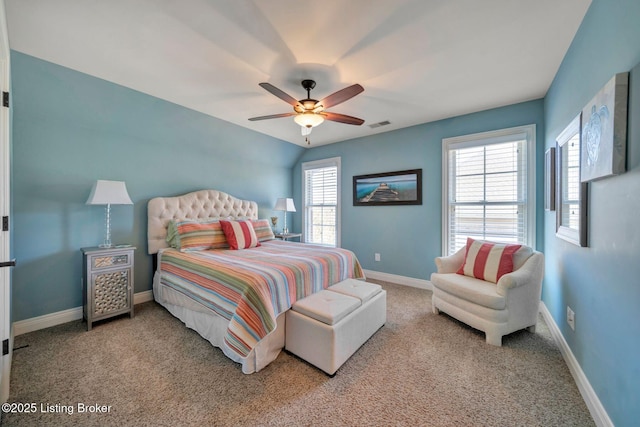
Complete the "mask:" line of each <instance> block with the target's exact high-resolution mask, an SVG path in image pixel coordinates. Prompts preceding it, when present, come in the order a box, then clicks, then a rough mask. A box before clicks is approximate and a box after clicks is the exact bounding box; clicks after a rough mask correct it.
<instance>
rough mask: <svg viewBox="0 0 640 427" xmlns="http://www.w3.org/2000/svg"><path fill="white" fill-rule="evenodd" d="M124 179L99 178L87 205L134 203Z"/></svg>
mask: <svg viewBox="0 0 640 427" xmlns="http://www.w3.org/2000/svg"><path fill="white" fill-rule="evenodd" d="M132 204H133V202H132V201H131V198H130V197H129V193H127V186H126V185H125V183H124V181H105V180H100V179H99V180H98V181H96V183H95V184H94V185H93V188H92V189H91V194H89V198H88V199H87V205H132Z"/></svg>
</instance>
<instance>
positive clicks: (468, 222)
mask: <svg viewBox="0 0 640 427" xmlns="http://www.w3.org/2000/svg"><path fill="white" fill-rule="evenodd" d="M534 153H535V127H534V126H527V127H524V128H514V129H506V130H502V131H495V132H487V133H482V134H475V135H468V136H465V137H458V138H449V139H445V140H443V174H444V176H443V183H444V185H443V194H444V203H443V209H444V211H443V246H444V248H443V253H445V254H453V253H455V252H456V251H457V250H458V249H460V248H461V247H463V246H464V245H465V244H466V242H467V238H468V237H471V238H473V239H481V240H491V241H495V242H504V243H524V244H527V245H530V246H534V236H535V230H534V228H535V164H534V161H535V156H534Z"/></svg>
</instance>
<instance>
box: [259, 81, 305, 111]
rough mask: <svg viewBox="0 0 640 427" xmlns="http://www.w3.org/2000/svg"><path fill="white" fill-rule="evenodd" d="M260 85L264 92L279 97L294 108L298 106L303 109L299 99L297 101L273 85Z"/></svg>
mask: <svg viewBox="0 0 640 427" xmlns="http://www.w3.org/2000/svg"><path fill="white" fill-rule="evenodd" d="M259 85H260V86H262V88H263V89H264V90H266V91H267V92H269V93H271V94H273V95H275V96H277V97H278V98H280V99H282V100H283V101H284V102H286V103H287V104H290V105H292V106H294V107H297V106H300V107H302V104H300V103H299V102H298V100H297V99H295V98H294V97H293V96H291V95H289V94H287V93H285V92H283V91H282V90H280V89H278V88H277V87H275V86H274V85H272V84H271V83H259Z"/></svg>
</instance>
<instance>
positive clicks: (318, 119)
mask: <svg viewBox="0 0 640 427" xmlns="http://www.w3.org/2000/svg"><path fill="white" fill-rule="evenodd" d="M293 120H295V122H296V123H297V124H299V125H300V126H302V127H305V128H313V127H316V126H318V125H319V124H321V123H322V122H324V117H322V116H321V115H320V114H316V113H312V112H306V113H302V114H298V115H297V116H295V117H294V118H293Z"/></svg>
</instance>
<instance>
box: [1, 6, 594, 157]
mask: <svg viewBox="0 0 640 427" xmlns="http://www.w3.org/2000/svg"><path fill="white" fill-rule="evenodd" d="M5 2H6V14H7V23H8V29H9V44H10V47H11V49H14V50H16V51H19V52H23V53H26V54H28V55H32V56H35V57H38V58H41V59H44V60H46V61H50V62H53V63H56V64H60V65H63V66H65V67H68V68H71V69H74V70H77V71H81V72H83V73H87V74H90V75H93V76H96V77H100V78H102V79H105V80H108V81H111V82H114V83H117V84H120V85H123V86H126V87H129V88H132V89H135V90H138V91H140V92H144V93H147V94H149V95H153V96H155V97H158V98H162V99H165V100H167V101H171V102H174V103H176V104H179V105H183V106H185V107H188V108H191V109H193V110H196V111H200V112H202V113H205V114H208V115H211V116H214V117H217V118H220V119H222V120H226V121H228V122H231V123H235V124H237V125H240V126H244V127H246V128H249V129H253V130H255V131H258V132H262V133H265V134H267V135H271V136H273V137H276V138H280V139H282V140H285V141H289V142H291V143H294V144H298V145H301V146H306V143H305V141H304V137H303V136H302V135H301V132H300V127H299V126H298V125H296V124H295V123H294V121H293V118H292V117H287V118H280V119H273V120H266V121H258V122H250V121H249V120H248V118H249V117H254V116H263V115H268V114H276V113H286V112H290V111H293V110H292V107H291V106H290V105H288V104H286V103H285V102H284V101H282V100H281V99H278V98H276V97H275V96H273V95H272V94H270V93H268V92H267V91H265V90H264V89H262V88H261V87H259V86H258V83H260V82H269V83H271V84H273V85H275V86H277V87H278V88H280V89H282V90H284V91H285V92H287V93H288V94H290V95H291V96H293V97H294V98H296V99H301V98H305V97H306V92H305V91H304V90H303V89H302V87H301V86H300V81H301V80H303V79H314V80H316V82H317V86H316V88H315V89H314V90H313V91H312V92H311V95H312V98H316V99H321V98H323V97H325V96H326V95H329V94H331V93H333V92H335V91H337V90H339V89H342V88H344V87H346V86H349V85H352V84H354V83H359V84H361V85H362V86H363V87H364V89H365V91H364V92H363V93H361V94H360V95H358V96H356V97H355V98H352V99H350V100H348V101H346V102H344V103H343V104H340V105H336V106H334V107H332V108H330V109H329V110H328V111H332V112H336V113H342V114H348V115H352V116H356V117H360V118H362V119H364V120H365V124H364V125H362V126H351V125H346V124H340V123H334V122H325V123H323V124H321V125H320V126H319V127H317V128H315V129H314V130H313V132H312V133H311V143H312V146H317V145H321V144H328V143H333V142H338V141H343V140H346V139H351V138H356V137H361V136H366V135H372V134H375V133H379V132H386V131H389V130H394V129H399V128H402V127H407V126H411V125H416V124H420V123H426V122H431V121H434V120H439V119H443V118H447V117H453V116H458V115H461V114H466V113H470V112H475V111H480V110H485V109H489V108H494V107H499V106H504V105H509V104H513V103H517V102H522V101H528V100H532V99H538V98H541V97H543V96H544V95H545V94H546V92H547V90H548V88H549V85H550V84H551V81H552V79H553V77H554V75H555V73H556V71H557V70H558V67H559V66H560V62H561V61H562V58H563V57H564V55H565V53H566V51H567V49H568V47H569V44H570V43H571V40H572V39H573V37H574V35H575V33H576V31H577V29H578V26H579V25H580V22H581V21H582V18H583V17H584V14H585V13H586V10H587V8H588V7H589V5H590V3H591V0H561V1H558V0H482V1H479V0H349V1H346V0H321V1H320V0H319V1H303V0H253V1H251V0H234V1H231V0H180V1H177V0H5ZM384 120H388V121H390V122H391V125H388V126H384V127H379V128H377V129H371V128H370V127H369V125H370V124H374V123H377V122H381V121H384Z"/></svg>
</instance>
